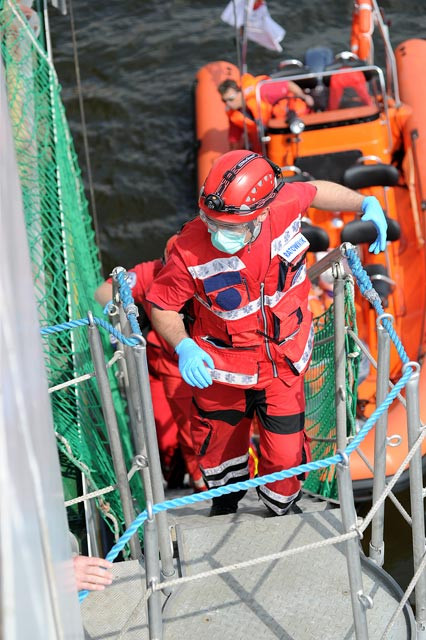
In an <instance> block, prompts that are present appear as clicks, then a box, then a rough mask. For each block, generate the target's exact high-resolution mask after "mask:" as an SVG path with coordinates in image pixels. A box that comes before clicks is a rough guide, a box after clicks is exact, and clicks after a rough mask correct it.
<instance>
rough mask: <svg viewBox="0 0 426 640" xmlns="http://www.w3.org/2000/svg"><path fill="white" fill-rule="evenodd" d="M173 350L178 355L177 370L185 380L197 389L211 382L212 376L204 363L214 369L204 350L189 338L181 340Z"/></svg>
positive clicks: (203, 387)
mask: <svg viewBox="0 0 426 640" xmlns="http://www.w3.org/2000/svg"><path fill="white" fill-rule="evenodd" d="M175 351H176V353H177V354H178V356H179V371H180V374H181V376H182V378H183V379H184V380H185V382H187V383H188V384H190V385H191V387H198V388H199V389H205V388H206V387H208V386H209V385H211V384H212V382H213V380H212V377H211V375H210V373H209V372H208V370H207V368H206V366H205V365H207V366H208V367H210V368H211V369H214V362H213V360H212V358H211V357H210V356H209V354H208V353H206V351H203V350H202V349H200V347H199V346H198V345H197V344H196V343H195V342H194V341H193V340H191V338H184V339H183V340H181V341H180V342H179V344H178V345H176V348H175ZM204 363H205V364H204Z"/></svg>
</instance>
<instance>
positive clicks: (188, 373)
mask: <svg viewBox="0 0 426 640" xmlns="http://www.w3.org/2000/svg"><path fill="white" fill-rule="evenodd" d="M311 205H312V206H315V207H317V208H319V209H326V210H339V211H362V212H363V213H364V215H363V217H362V220H371V221H372V222H373V223H374V224H375V226H376V228H377V230H378V236H377V239H376V240H375V241H374V243H372V245H370V251H374V252H375V253H378V252H379V251H383V249H384V248H385V245H386V227H387V224H386V219H385V216H384V214H383V211H382V208H381V206H380V204H379V202H378V200H377V199H376V198H374V197H371V196H370V197H364V196H363V195H360V194H359V193H357V192H355V191H351V190H350V189H347V188H346V187H343V186H341V185H338V184H334V183H332V182H326V181H313V182H299V183H297V182H294V183H287V184H284V182H283V179H282V177H281V172H280V169H279V167H277V166H276V165H274V164H273V163H271V162H270V161H269V160H267V159H266V158H264V157H263V156H260V155H258V154H256V153H253V152H250V151H230V152H228V153H226V154H224V155H223V156H221V157H220V158H219V159H218V160H217V161H216V162H215V163H214V164H213V166H212V169H211V170H210V172H209V174H208V176H207V178H206V180H205V182H204V185H203V187H202V189H201V193H200V197H199V207H200V214H199V217H198V218H196V219H194V220H191V221H190V222H188V223H187V224H186V225H185V226H184V227H183V230H182V231H181V233H180V234H179V235H178V237H177V240H176V242H175V244H174V246H173V249H172V251H171V253H170V257H169V260H168V261H167V263H166V265H165V266H164V268H163V269H162V270H161V271H160V273H159V274H158V275H157V277H156V278H155V280H154V282H153V284H152V286H151V287H150V289H149V291H148V293H147V299H148V300H149V301H150V302H151V304H152V305H153V306H152V312H151V315H152V322H153V325H154V327H155V328H156V330H157V332H158V333H159V334H160V335H161V336H163V338H165V339H166V340H167V341H168V343H169V344H170V345H171V346H172V347H173V348H174V349H175V351H176V353H177V355H178V357H179V370H180V372H181V374H182V377H183V378H184V380H186V381H187V382H188V384H190V385H192V386H193V387H194V389H193V404H192V418H191V430H192V440H193V446H194V450H195V452H196V454H197V455H198V456H199V461H200V466H201V470H202V473H203V476H204V479H205V482H206V484H207V485H208V487H209V488H213V487H221V486H224V485H227V484H231V483H234V482H237V481H243V480H246V479H248V477H249V469H248V454H247V451H248V448H249V430H250V423H251V420H252V417H253V415H254V413H255V414H256V415H257V418H258V421H259V445H260V459H259V469H258V472H259V475H264V474H268V473H272V472H275V471H280V470H282V469H286V468H289V467H292V466H296V465H299V464H301V463H303V462H305V461H307V460H309V446H308V443H307V440H306V436H305V433H304V407H305V400H304V389H303V375H304V373H305V371H306V369H307V367H308V364H309V361H310V357H311V351H312V346H313V329H312V322H311V317H312V314H311V312H310V311H309V309H308V294H309V289H310V282H309V280H308V277H307V275H306V267H305V253H306V250H307V248H308V246H309V243H308V241H307V240H306V238H305V237H304V236H303V235H302V234H301V232H300V224H301V217H302V215H303V212H304V211H305V210H306V209H307V208H308V207H309V206H311ZM190 299H192V300H193V305H194V318H195V321H194V324H193V325H192V326H191V337H189V335H188V333H187V332H186V330H185V327H184V324H183V322H182V319H181V318H180V316H179V310H180V309H181V308H182V306H183V305H184V304H185V302H186V301H187V300H190ZM300 487H301V485H300V479H299V478H297V477H292V478H290V479H285V480H279V481H277V482H273V483H268V484H266V485H264V486H262V487H259V489H258V493H259V496H260V498H261V499H262V501H263V502H264V503H265V505H266V506H267V507H268V508H269V509H270V510H271V511H272V512H273V514H275V515H284V514H285V513H287V512H288V511H289V509H290V507H291V505H292V504H293V503H294V502H295V501H296V500H297V499H298V498H299V495H300ZM244 493H245V492H238V493H231V494H228V495H225V496H221V497H219V498H214V499H213V505H212V509H211V515H220V514H225V513H234V512H235V511H236V510H237V506H238V501H239V500H240V499H241V498H242V497H243V495H244Z"/></svg>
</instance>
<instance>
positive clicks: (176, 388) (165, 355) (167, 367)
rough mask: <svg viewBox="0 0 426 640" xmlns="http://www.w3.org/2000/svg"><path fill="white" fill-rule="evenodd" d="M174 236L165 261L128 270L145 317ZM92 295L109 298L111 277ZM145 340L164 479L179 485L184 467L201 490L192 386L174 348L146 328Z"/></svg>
mask: <svg viewBox="0 0 426 640" xmlns="http://www.w3.org/2000/svg"><path fill="white" fill-rule="evenodd" d="M175 238H176V236H172V237H171V238H169V240H168V241H167V245H166V250H165V252H164V260H161V259H157V260H151V261H147V262H141V263H140V264H137V265H136V266H135V267H133V269H130V270H129V271H128V282H129V284H130V287H131V289H132V295H133V298H134V300H135V302H136V303H137V304H139V305H141V306H142V307H143V309H144V311H145V313H146V315H147V317H148V319H150V317H151V308H150V307H151V305H150V304H149V303H147V301H146V291H147V289H148V287H149V286H150V284H151V283H152V281H153V279H154V278H155V276H156V274H157V273H159V271H161V269H162V267H163V265H164V262H165V261H166V260H167V256H168V253H169V252H170V249H171V247H172V246H173V243H174V241H175ZM95 298H96V300H97V301H98V302H99V303H100V304H101V305H102V306H105V304H107V303H108V302H109V301H110V300H111V298H112V280H111V278H109V279H108V280H106V281H105V282H104V283H103V284H101V285H100V286H99V287H98V288H97V290H96V291H95ZM146 343H147V346H146V354H147V361H148V370H149V381H150V388H151V396H152V405H153V410H154V419H155V426H156V431H157V440H158V448H159V451H160V459H161V465H162V470H163V475H164V479H165V480H166V481H167V483H168V488H169V489H173V488H176V487H179V486H182V484H183V476H184V474H185V471H186V470H187V471H188V473H189V476H190V483H191V486H193V488H194V490H195V491H203V490H204V489H205V484H204V481H203V478H202V475H201V471H200V468H199V465H198V459H197V457H196V456H195V453H194V450H193V448H192V440H191V435H190V425H189V416H190V412H191V402H192V389H191V387H190V386H189V385H188V384H187V383H186V382H185V381H184V380H182V377H181V375H180V373H179V369H178V364H177V356H176V354H175V353H174V352H173V349H171V348H170V346H169V345H168V344H167V342H166V341H165V340H164V339H163V338H161V337H160V336H159V335H158V334H157V333H156V332H155V331H154V330H153V329H150V330H149V331H148V333H147V335H146ZM182 456H183V461H182ZM185 467H186V469H185Z"/></svg>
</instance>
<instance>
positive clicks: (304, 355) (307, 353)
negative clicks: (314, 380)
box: [293, 324, 314, 372]
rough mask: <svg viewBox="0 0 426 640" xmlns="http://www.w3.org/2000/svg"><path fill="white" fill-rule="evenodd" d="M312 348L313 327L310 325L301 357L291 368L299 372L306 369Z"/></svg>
mask: <svg viewBox="0 0 426 640" xmlns="http://www.w3.org/2000/svg"><path fill="white" fill-rule="evenodd" d="M313 346H314V325H313V324H311V329H310V331H309V336H308V339H307V341H306V345H305V348H304V350H303V353H302V357H301V358H300V360H298V361H297V362H293V366H294V367H296V369H297V370H298V371H299V372H300V371H303V369H304V368H305V367H306V365H307V363H308V360H309V358H310V357H311V353H312V349H313Z"/></svg>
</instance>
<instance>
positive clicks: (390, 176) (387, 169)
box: [343, 163, 399, 190]
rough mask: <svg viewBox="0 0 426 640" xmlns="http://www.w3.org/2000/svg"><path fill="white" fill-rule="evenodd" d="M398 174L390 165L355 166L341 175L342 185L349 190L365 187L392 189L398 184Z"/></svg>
mask: <svg viewBox="0 0 426 640" xmlns="http://www.w3.org/2000/svg"><path fill="white" fill-rule="evenodd" d="M398 180H399V172H398V169H397V168H396V167H394V166H393V165H392V164H384V163H378V164H357V165H354V166H353V167H349V168H348V169H346V171H345V172H344V174H343V184H344V185H345V186H346V187H349V188H350V189H355V190H356V189H364V188H365V187H393V186H395V185H396V184H397V183H398Z"/></svg>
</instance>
